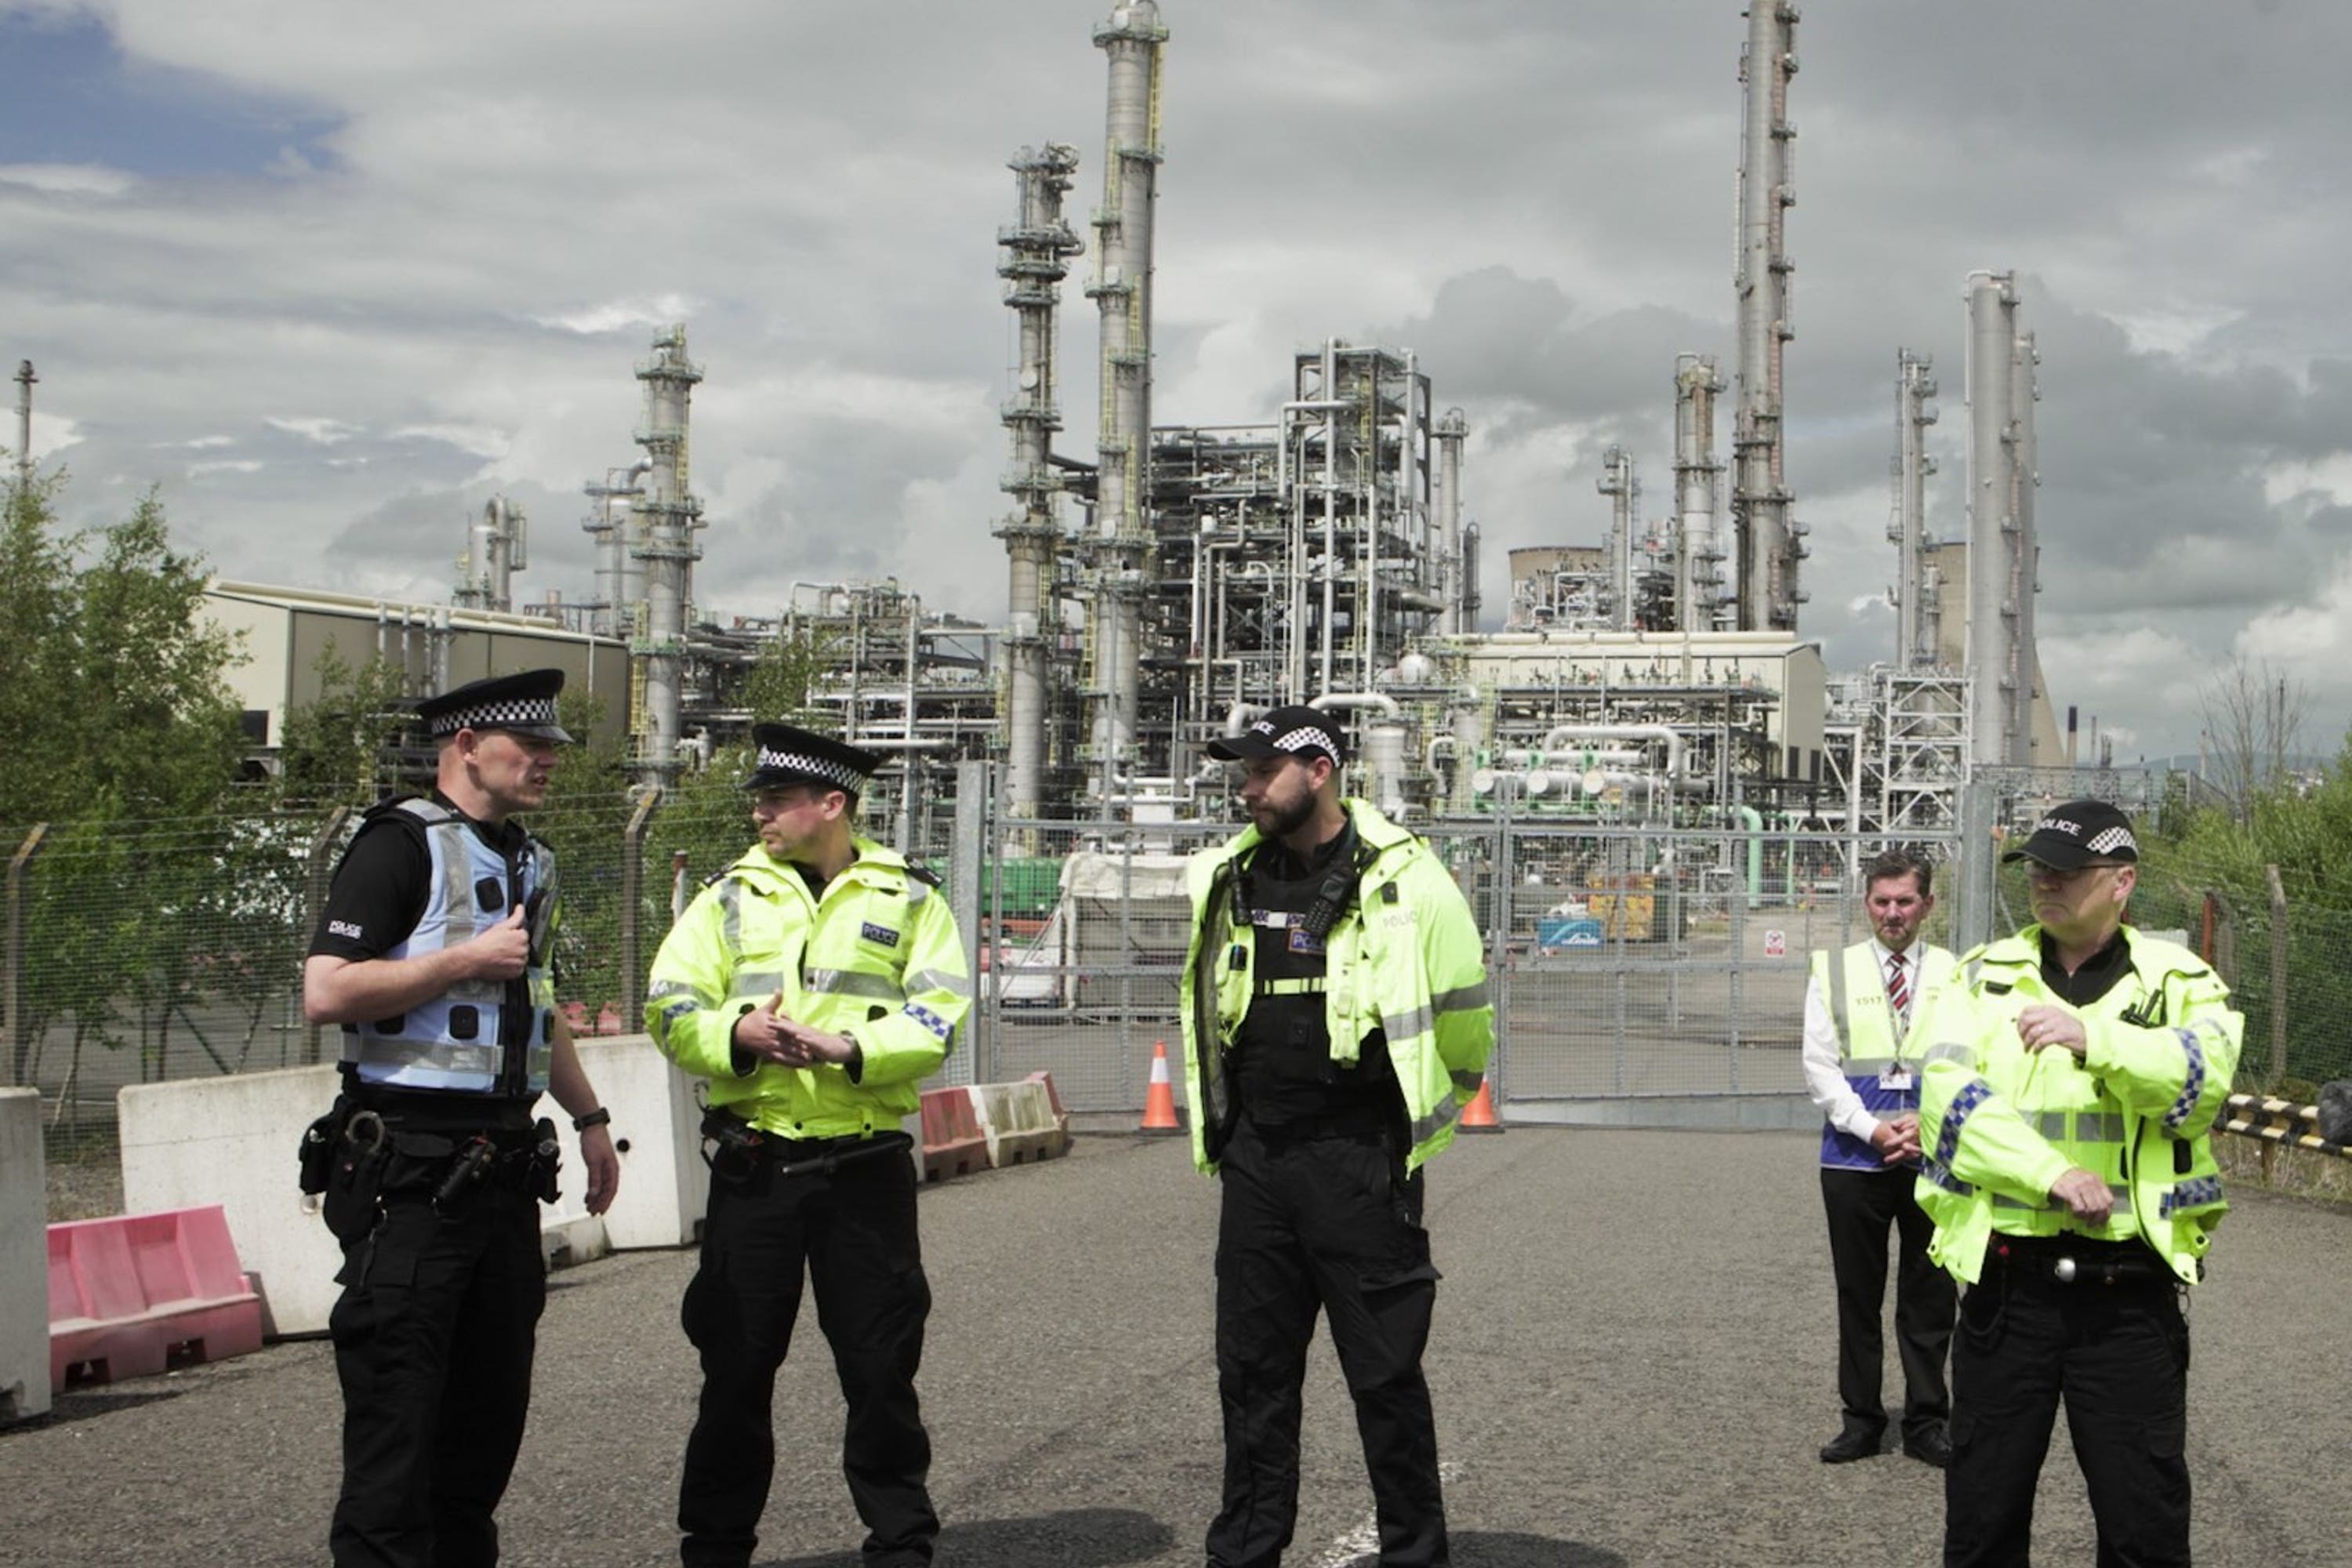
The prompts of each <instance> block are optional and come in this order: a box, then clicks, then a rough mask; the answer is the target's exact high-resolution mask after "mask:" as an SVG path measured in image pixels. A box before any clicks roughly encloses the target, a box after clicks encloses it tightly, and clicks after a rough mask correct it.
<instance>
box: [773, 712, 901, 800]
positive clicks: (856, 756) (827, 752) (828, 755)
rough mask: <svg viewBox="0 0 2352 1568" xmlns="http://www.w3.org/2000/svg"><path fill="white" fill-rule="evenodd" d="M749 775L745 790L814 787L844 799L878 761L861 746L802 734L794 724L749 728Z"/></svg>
mask: <svg viewBox="0 0 2352 1568" xmlns="http://www.w3.org/2000/svg"><path fill="white" fill-rule="evenodd" d="M751 744H752V748H753V750H752V758H751V776H749V777H748V778H746V779H745V780H744V781H743V787H744V788H745V789H775V788H778V787H780V786H782V785H783V784H823V785H824V787H825V788H827V789H837V790H840V791H842V792H843V793H844V794H845V795H858V794H861V793H863V791H864V790H865V788H866V781H867V780H869V779H871V778H872V777H873V776H874V770H875V769H877V768H878V767H880V766H881V765H882V759H881V758H880V757H877V756H876V755H875V754H874V753H873V752H869V751H867V750H866V749H865V748H864V747H863V746H853V745H850V744H849V743H848V742H845V741H836V740H835V739H834V738H833V737H832V736H830V735H820V734H818V733H817V732H816V731H814V730H803V729H802V728H801V727H800V726H799V725H797V724H754V725H753V726H751Z"/></svg>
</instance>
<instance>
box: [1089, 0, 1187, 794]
mask: <svg viewBox="0 0 2352 1568" xmlns="http://www.w3.org/2000/svg"><path fill="white" fill-rule="evenodd" d="M1094 39H1095V46H1096V47H1097V48H1100V49H1101V50H1103V51H1104V53H1105V54H1107V55H1108V57H1109V59H1110V90H1109V110H1108V120H1107V121H1106V124H1105V127H1104V132H1103V203H1102V207H1101V209H1100V210H1099V211H1097V213H1096V214H1095V215H1094V225H1095V227H1096V229H1097V231H1098V233H1099V238H1098V239H1097V243H1096V273H1095V280H1094V282H1092V283H1091V284H1089V285H1087V296H1088V297H1089V298H1091V299H1093V300H1095V301H1096V302H1097V306H1098V307H1099V309H1100V310H1101V312H1102V363H1101V387H1102V414H1101V420H1100V426H1099V431H1100V433H1099V435H1098V436H1097V441H1096V447H1097V458H1098V467H1097V477H1096V487H1097V488H1096V492H1095V495H1096V509H1097V511H1096V531H1097V535H1098V537H1097V540H1096V542H1095V543H1096V563H1097V570H1096V573H1095V590H1096V591H1095V593H1094V595H1093V596H1092V599H1091V601H1090V608H1089V612H1088V618H1089V621H1090V623H1091V624H1090V625H1089V626H1088V627H1087V649H1088V652H1089V653H1090V655H1091V657H1092V659H1093V666H1094V668H1093V670H1092V672H1091V675H1090V678H1089V680H1088V689H1087V701H1088V702H1089V703H1090V704H1091V705H1092V713H1091V714H1090V716H1089V724H1088V734H1089V747H1090V750H1091V751H1092V753H1093V756H1094V760H1095V761H1096V762H1097V763H1100V764H1101V766H1102V767H1103V769H1104V770H1105V773H1104V776H1105V777H1106V778H1108V776H1109V772H1110V771H1111V770H1115V769H1116V768H1117V767H1118V764H1120V763H1124V762H1129V761H1131V760H1132V753H1133V751H1134V746H1135V737H1136V719H1137V710H1138V708H1139V706H1140V704H1141V689H1142V679H1143V677H1142V653H1143V649H1142V646H1141V644H1142V631H1143V595H1144V593H1145V591H1146V571H1147V568H1148V565H1149V561H1150V552H1151V523H1150V518H1149V517H1147V516H1146V515H1145V510H1144V498H1145V497H1146V496H1148V495H1149V494H1150V476H1149V475H1148V473H1147V472H1146V469H1147V468H1148V467H1149V465H1150V459H1151V213H1152V203H1153V201H1154V199H1155V196H1156V195H1157V187H1158V184H1159V173H1160V46H1161V45H1162V44H1164V43H1165V42H1167V39H1168V29H1167V28H1166V27H1165V26H1162V25H1161V23H1160V8H1159V7H1158V6H1157V5H1154V4H1153V3H1152V0H1129V3H1128V4H1126V5H1119V6H1118V7H1117V8H1116V9H1114V10H1113V11H1112V12H1111V14H1110V20H1109V21H1108V22H1106V23H1104V24H1102V25H1101V26H1097V27H1096V28H1095V32H1094Z"/></svg>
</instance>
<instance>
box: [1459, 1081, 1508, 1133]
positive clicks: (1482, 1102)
mask: <svg viewBox="0 0 2352 1568" xmlns="http://www.w3.org/2000/svg"><path fill="white" fill-rule="evenodd" d="M1493 1092H1494V1085H1493V1080H1492V1079H1483V1078H1482V1079H1479V1080H1478V1092H1477V1093H1476V1094H1475V1095H1473V1096H1471V1098H1470V1103H1469V1104H1467V1105H1465V1106H1464V1107H1463V1108H1462V1120H1461V1121H1457V1122H1455V1123H1454V1126H1456V1127H1458V1128H1460V1129H1461V1130H1462V1131H1465V1132H1500V1131H1502V1130H1503V1124H1502V1123H1501V1122H1500V1121H1496V1120H1495V1101H1494V1099H1493Z"/></svg>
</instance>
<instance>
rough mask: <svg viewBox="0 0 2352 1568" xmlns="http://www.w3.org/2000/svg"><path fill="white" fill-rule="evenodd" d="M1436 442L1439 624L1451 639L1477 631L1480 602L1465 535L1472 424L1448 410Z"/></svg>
mask: <svg viewBox="0 0 2352 1568" xmlns="http://www.w3.org/2000/svg"><path fill="white" fill-rule="evenodd" d="M1431 434H1432V435H1433V436H1434V437H1436V440H1437V526H1438V529H1439V538H1438V549H1439V551H1440V552H1441V560H1440V563H1439V568H1440V573H1441V576H1440V588H1439V596H1440V597H1442V598H1443V599H1444V601H1445V615H1444V619H1443V620H1441V621H1440V622H1439V623H1438V624H1439V626H1440V628H1441V629H1442V630H1444V632H1445V633H1446V634H1447V635H1448V636H1458V635H1459V634H1461V633H1463V632H1471V631H1476V630H1477V629H1478V628H1477V626H1476V625H1475V620H1474V618H1473V616H1472V615H1471V612H1472V611H1473V610H1474V609H1475V608H1476V606H1477V603H1478V596H1477V588H1476V586H1475V584H1472V583H1470V582H1469V581H1468V568H1469V563H1468V562H1467V561H1466V560H1465V557H1464V543H1463V535H1462V444H1463V443H1464V442H1465V441H1466V440H1468V439H1469V438H1470V421H1469V420H1468V419H1467V418H1466V417H1465V416H1464V415H1463V412H1462V410H1460V409H1459V408H1449V409H1447V410H1446V411H1445V413H1444V416H1443V417H1442V418H1440V419H1439V420H1438V422H1437V424H1436V426H1435V427H1434V428H1433V430H1432V432H1431Z"/></svg>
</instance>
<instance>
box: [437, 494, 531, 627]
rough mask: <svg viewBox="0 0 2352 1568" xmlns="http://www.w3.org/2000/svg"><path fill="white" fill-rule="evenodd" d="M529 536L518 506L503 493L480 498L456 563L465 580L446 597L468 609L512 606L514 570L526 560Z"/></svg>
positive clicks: (515, 571) (492, 608) (516, 570)
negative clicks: (476, 516)
mask: <svg viewBox="0 0 2352 1568" xmlns="http://www.w3.org/2000/svg"><path fill="white" fill-rule="evenodd" d="M529 537H530V536H529V534H528V533H527V531H526V530H525V525H524V521H523V515H522V508H520V507H519V506H516V505H514V504H512V503H511V502H509V500H507V498H506V497H504V496H492V497H491V498H490V499H489V500H487V501H485V502H483V503H482V515H481V517H480V519H479V520H478V521H476V522H475V524H474V526H473V527H472V528H471V529H470V530H468V531H467V544H466V554H465V558H464V560H463V561H462V562H461V563H459V564H460V566H461V567H462V568H463V570H464V573H465V581H464V582H463V583H461V584H459V585H458V588H457V592H456V593H455V594H453V595H450V597H451V598H452V599H454V600H455V601H456V602H457V604H458V605H463V606H465V607H467V608H469V609H477V610H511V609H513V608H514V574H516V573H517V572H520V571H521V570H522V569H523V568H524V567H526V566H529V565H530V553H529V548H528V542H529Z"/></svg>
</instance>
